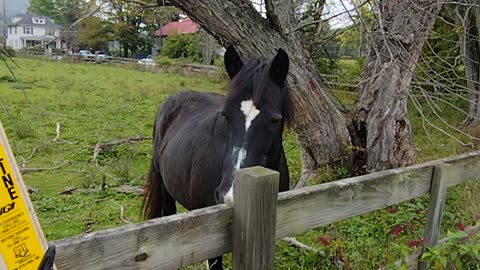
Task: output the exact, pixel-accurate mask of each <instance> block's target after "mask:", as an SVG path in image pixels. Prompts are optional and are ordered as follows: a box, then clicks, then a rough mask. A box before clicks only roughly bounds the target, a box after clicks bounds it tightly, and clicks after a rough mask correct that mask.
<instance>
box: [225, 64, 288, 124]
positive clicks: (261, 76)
mask: <svg viewBox="0 0 480 270" xmlns="http://www.w3.org/2000/svg"><path fill="white" fill-rule="evenodd" d="M270 66H271V63H270V62H269V61H267V60H265V59H263V58H251V59H248V60H246V61H245V62H244V66H243V68H242V69H241V70H240V72H238V74H237V75H235V77H234V78H233V79H232V80H231V81H230V83H229V86H228V96H227V102H228V101H230V100H238V99H247V98H248V97H251V98H252V99H253V103H254V104H255V106H257V107H258V106H259V104H260V100H261V98H262V96H263V94H264V93H263V92H264V90H265V89H266V88H267V87H268V84H269V83H274V82H273V81H272V80H271V79H270ZM278 87H279V90H280V93H278V95H281V96H282V99H283V100H282V102H283V104H282V117H283V119H284V120H285V121H286V122H287V123H291V121H292V120H293V102H292V99H291V96H290V93H289V91H288V86H287V83H286V82H285V84H284V85H283V86H278Z"/></svg>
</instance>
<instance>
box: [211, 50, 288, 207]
mask: <svg viewBox="0 0 480 270" xmlns="http://www.w3.org/2000/svg"><path fill="white" fill-rule="evenodd" d="M225 67H226V70H227V73H228V75H229V77H230V85H229V95H228V96H227V98H226V102H225V106H224V108H223V110H222V111H221V117H222V118H223V119H224V121H225V122H226V125H227V137H228V138H227V143H226V155H225V159H224V164H223V176H222V181H221V183H220V185H219V186H218V187H217V189H216V190H215V200H216V202H217V203H223V202H225V203H226V204H227V205H233V186H234V179H233V178H234V174H235V171H236V170H238V169H240V168H244V167H250V166H256V165H259V166H264V167H268V168H272V169H278V164H279V162H280V158H281V151H282V133H283V128H284V123H285V121H289V120H290V118H291V110H292V108H291V100H290V95H289V93H288V88H287V83H286V77H287V74H288V68H289V59H288V55H287V53H286V52H285V51H283V50H282V49H279V50H278V52H277V54H276V56H275V57H274V58H273V60H272V61H265V60H262V59H251V60H248V61H245V63H244V62H243V61H242V60H241V59H240V56H239V55H238V54H237V52H236V51H235V49H233V47H229V48H228V49H227V51H226V52H225Z"/></svg>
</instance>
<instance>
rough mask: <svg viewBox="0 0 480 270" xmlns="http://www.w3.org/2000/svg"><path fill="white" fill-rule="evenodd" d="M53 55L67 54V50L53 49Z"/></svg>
mask: <svg viewBox="0 0 480 270" xmlns="http://www.w3.org/2000/svg"><path fill="white" fill-rule="evenodd" d="M52 53H54V54H65V50H63V49H59V48H52Z"/></svg>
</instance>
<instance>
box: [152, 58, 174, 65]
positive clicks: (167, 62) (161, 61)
mask: <svg viewBox="0 0 480 270" xmlns="http://www.w3.org/2000/svg"><path fill="white" fill-rule="evenodd" d="M155 62H156V63H157V64H159V65H160V66H164V67H170V66H173V65H174V64H175V60H173V59H170V58H168V57H167V56H160V57H158V58H157V59H155Z"/></svg>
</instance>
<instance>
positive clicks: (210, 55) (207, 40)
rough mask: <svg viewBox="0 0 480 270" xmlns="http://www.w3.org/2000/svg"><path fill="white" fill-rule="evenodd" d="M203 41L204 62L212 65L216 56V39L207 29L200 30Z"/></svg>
mask: <svg viewBox="0 0 480 270" xmlns="http://www.w3.org/2000/svg"><path fill="white" fill-rule="evenodd" d="M200 33H201V36H202V39H203V42H202V45H203V46H202V64H204V65H211V64H212V62H213V59H214V57H215V40H214V39H213V37H212V36H211V35H210V34H209V33H207V32H206V31H205V30H200Z"/></svg>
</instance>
